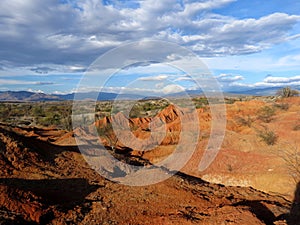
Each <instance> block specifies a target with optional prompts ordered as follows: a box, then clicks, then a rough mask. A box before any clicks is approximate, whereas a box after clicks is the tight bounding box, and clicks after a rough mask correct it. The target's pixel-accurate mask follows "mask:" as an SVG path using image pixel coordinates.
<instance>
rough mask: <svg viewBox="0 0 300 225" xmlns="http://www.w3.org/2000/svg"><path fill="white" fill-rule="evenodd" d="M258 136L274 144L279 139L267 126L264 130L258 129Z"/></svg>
mask: <svg viewBox="0 0 300 225" xmlns="http://www.w3.org/2000/svg"><path fill="white" fill-rule="evenodd" d="M258 136H259V137H260V138H261V140H262V141H263V142H265V143H266V144H267V145H274V144H275V143H276V142H277V140H278V135H277V134H276V133H275V132H274V131H271V130H268V129H267V128H265V129H264V130H263V131H261V130H260V131H258Z"/></svg>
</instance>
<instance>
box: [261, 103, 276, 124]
mask: <svg viewBox="0 0 300 225" xmlns="http://www.w3.org/2000/svg"><path fill="white" fill-rule="evenodd" d="M274 115H275V110H274V108H272V107H270V106H263V107H262V108H260V109H259V111H258V119H260V120H261V121H263V122H265V123H270V122H271V121H272V120H273V119H274Z"/></svg>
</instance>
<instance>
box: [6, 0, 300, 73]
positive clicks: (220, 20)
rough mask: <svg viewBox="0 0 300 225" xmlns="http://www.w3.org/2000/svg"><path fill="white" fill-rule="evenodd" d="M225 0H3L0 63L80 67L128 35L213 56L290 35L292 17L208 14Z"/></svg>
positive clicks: (250, 49) (247, 50)
mask: <svg viewBox="0 0 300 225" xmlns="http://www.w3.org/2000/svg"><path fill="white" fill-rule="evenodd" d="M233 1H234V0H204V1H201V2H195V1H189V0H186V1H173V0H164V1H161V0H147V1H133V2H131V3H129V1H124V2H123V1H105V4H104V3H103V2H104V1H100V0H79V1H55V0H50V1H40V0H3V1H2V2H1V8H0V16H1V22H0V29H1V33H0V43H1V50H0V61H3V62H4V61H5V62H6V63H5V65H4V67H5V66H6V65H8V64H9V65H11V66H15V67H26V66H27V67H28V66H29V67H30V66H32V65H37V66H36V68H38V69H36V70H35V72H38V73H39V72H42V73H43V72H44V70H43V65H45V64H51V65H53V68H55V66H56V65H59V66H61V65H65V66H66V68H70V67H71V66H72V65H76V66H78V67H84V68H86V66H88V65H89V64H90V63H91V62H93V60H95V59H96V57H98V56H100V55H101V54H103V53H104V52H106V51H107V50H109V49H111V48H113V47H116V46H119V45H120V44H122V43H126V42H131V41H136V40H145V39H153V38H155V39H160V40H165V41H173V42H176V43H178V44H181V45H184V46H186V47H189V48H190V49H192V50H194V51H195V52H196V53H198V54H200V55H201V56H219V55H239V54H249V53H254V52H259V51H261V50H263V49H265V48H268V47H270V46H272V45H274V44H276V43H280V42H283V41H285V40H288V39H291V38H292V39H293V38H297V35H290V34H289V31H290V30H291V29H292V27H293V26H294V25H295V24H296V23H297V22H298V21H299V19H300V16H296V15H288V14H285V13H273V14H270V15H266V16H264V17H261V18H257V19H254V18H245V19H237V18H233V17H228V16H223V15H218V14H214V13H212V10H214V9H217V8H220V7H223V6H225V5H227V4H230V3H231V2H233ZM144 47H145V48H151V46H144ZM149 54H150V52H149ZM152 54H160V53H159V52H158V53H156V51H155V50H154V51H153V52H152ZM164 57H169V59H170V58H174V57H175V58H176V56H164ZM175 58H174V59H175ZM2 67H3V65H2ZM41 68H42V69H41ZM71 71H72V70H71Z"/></svg>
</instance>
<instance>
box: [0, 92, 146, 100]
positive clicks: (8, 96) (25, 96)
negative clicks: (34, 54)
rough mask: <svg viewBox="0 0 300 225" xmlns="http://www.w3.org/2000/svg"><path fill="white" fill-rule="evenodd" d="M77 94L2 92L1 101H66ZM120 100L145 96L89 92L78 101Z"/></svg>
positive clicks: (82, 94)
mask: <svg viewBox="0 0 300 225" xmlns="http://www.w3.org/2000/svg"><path fill="white" fill-rule="evenodd" d="M74 97H75V93H71V94H44V93H35V92H29V91H0V101H12V102H14V101H16V102H22V101H25V102H37V101H64V100H73V99H74ZM117 97H118V99H121V100H125V99H128V100H129V99H143V98H145V96H142V95H135V94H116V93H107V92H100V93H98V92H87V93H77V94H76V100H88V99H91V100H92V99H97V100H98V101H104V100H107V101H110V100H114V99H116V98H117Z"/></svg>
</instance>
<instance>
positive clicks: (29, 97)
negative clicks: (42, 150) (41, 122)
mask: <svg viewBox="0 0 300 225" xmlns="http://www.w3.org/2000/svg"><path fill="white" fill-rule="evenodd" d="M281 88H283V87H269V88H256V89H249V90H245V89H244V90H237V91H227V92H226V93H224V95H226V94H230V95H256V96H268V95H269V96H270V95H276V92H277V91H278V90H279V89H281ZM291 88H292V89H296V90H300V86H293V87H291ZM186 94H188V95H189V96H190V97H194V96H199V95H204V94H205V93H204V92H203V91H202V90H187V91H186V92H178V93H173V94H167V95H162V96H160V97H163V98H181V97H184V96H186ZM74 97H75V93H71V94H45V93H35V92H29V91H0V101H12V102H13V101H17V102H18V101H28V102H36V101H64V100H73V99H74ZM160 97H155V96H150V97H149V96H143V95H138V94H117V93H109V92H100V93H98V92H86V93H76V100H88V99H91V100H93V99H97V100H98V101H105V100H106V101H112V100H115V99H116V98H118V99H120V100H137V99H156V98H160Z"/></svg>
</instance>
